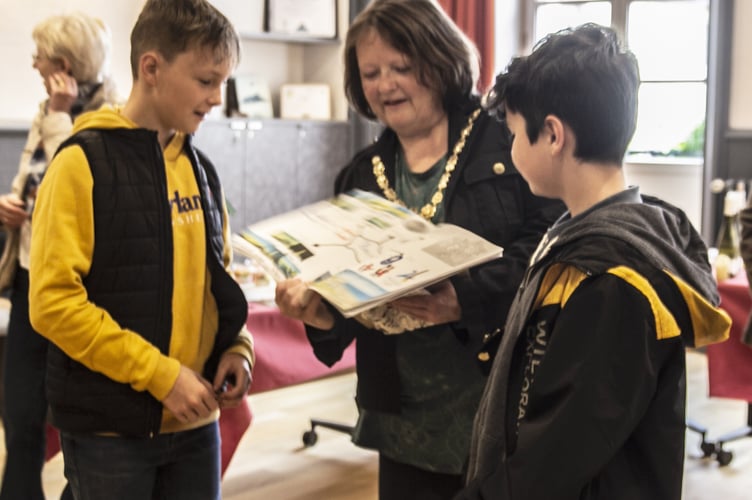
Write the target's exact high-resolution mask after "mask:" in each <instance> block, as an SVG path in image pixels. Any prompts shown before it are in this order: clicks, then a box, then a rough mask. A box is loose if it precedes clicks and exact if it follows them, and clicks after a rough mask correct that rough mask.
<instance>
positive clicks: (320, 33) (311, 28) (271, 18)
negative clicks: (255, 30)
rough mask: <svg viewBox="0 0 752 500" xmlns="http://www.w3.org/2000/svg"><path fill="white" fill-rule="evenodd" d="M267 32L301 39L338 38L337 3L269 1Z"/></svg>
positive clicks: (323, 1)
mask: <svg viewBox="0 0 752 500" xmlns="http://www.w3.org/2000/svg"><path fill="white" fill-rule="evenodd" d="M267 2H268V3H267V27H268V29H267V31H268V32H269V33H273V34H278V35H288V36H294V37H301V38H337V0H267Z"/></svg>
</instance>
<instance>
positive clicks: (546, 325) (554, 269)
mask: <svg viewBox="0 0 752 500" xmlns="http://www.w3.org/2000/svg"><path fill="white" fill-rule="evenodd" d="M638 85H639V71H638V65H637V61H636V59H635V58H634V56H633V55H632V54H631V53H629V52H625V51H623V50H622V49H621V48H620V47H619V44H618V41H617V38H616V35H615V33H614V32H613V31H612V30H611V29H608V28H603V27H601V26H597V25H592V24H589V25H584V26H581V27H579V28H577V29H574V30H565V31H562V32H559V33H556V34H552V35H549V36H548V37H547V38H546V39H544V40H543V41H542V42H541V43H540V44H539V45H538V46H537V47H536V48H535V50H534V51H533V53H532V54H531V55H530V56H527V57H519V58H516V59H514V60H513V61H512V62H511V64H510V65H509V67H508V68H507V70H506V72H504V73H502V74H500V75H499V76H498V77H497V79H496V83H495V86H494V89H493V92H492V94H491V98H490V101H489V103H488V106H489V108H491V109H492V110H493V111H495V112H498V113H499V114H500V115H501V116H503V117H504V118H505V120H506V123H507V125H508V127H509V130H510V132H511V134H512V137H513V143H512V159H513V161H514V163H515V165H517V168H518V169H519V171H520V173H521V174H522V176H523V177H524V178H525V180H527V181H528V183H529V185H530V189H531V190H532V192H533V193H534V194H536V195H540V196H544V197H549V198H558V199H561V200H562V201H563V202H564V203H565V205H566V206H567V209H568V211H567V212H566V213H565V214H564V215H563V216H562V217H561V218H560V219H559V220H558V221H557V222H556V224H554V226H553V227H552V228H551V229H550V231H549V232H548V233H547V234H546V235H545V236H544V238H543V240H542V241H541V243H540V245H539V247H538V249H537V250H536V252H535V253H534V254H533V258H532V260H531V266H530V267H529V268H528V271H527V274H526V276H525V279H524V280H523V283H522V285H521V287H520V290H519V292H518V294H517V297H516V299H515V301H514V303H513V304H512V308H511V310H510V313H509V316H508V318H507V321H506V325H505V328H504V332H503V336H502V338H501V344H500V346H499V349H498V352H497V353H496V356H495V359H494V362H493V366H492V368H491V373H490V377H489V380H488V384H487V386H486V389H485V393H484V395H483V398H482V400H481V404H480V408H479V409H478V412H477V415H476V419H475V426H474V431H473V440H472V445H471V450H470V458H469V466H468V472H467V486H466V488H465V490H464V491H463V492H461V493H460V494H459V495H458V497H457V498H460V499H471V498H474V499H479V498H482V499H486V500H490V499H499V500H502V499H515V500H554V499H555V500H565V499H566V500H569V499H573V500H574V499H578V500H582V499H604V500H605V499H608V500H619V499H624V500H627V499H629V500H633V499H638V498H639V499H661V500H679V499H680V498H681V491H682V475H683V460H684V437H685V427H684V426H685V385H686V381H685V357H684V356H685V353H684V349H685V347H687V346H700V345H705V344H708V343H711V342H715V341H719V340H722V339H724V338H726V336H727V335H728V331H729V326H730V320H729V318H728V316H727V315H726V314H725V313H724V312H723V311H722V310H720V309H719V308H718V307H717V305H718V294H717V290H716V286H715V282H714V281H713V277H712V274H711V270H710V265H709V263H708V258H707V249H706V246H705V244H704V243H703V241H702V239H701V238H700V236H699V234H698V233H697V232H696V231H695V229H694V228H693V227H692V226H691V224H690V223H689V221H688V220H687V218H686V216H685V215H684V213H683V212H682V211H681V210H679V209H677V208H675V207H672V206H670V205H668V204H666V203H664V202H662V201H660V200H658V199H655V198H652V197H648V196H643V195H641V194H640V193H639V191H638V188H637V187H627V185H626V182H625V178H624V172H623V168H622V161H623V158H624V154H625V151H626V148H627V145H628V143H629V141H630V139H631V137H632V134H633V133H634V129H635V121H636V115H637V88H638Z"/></svg>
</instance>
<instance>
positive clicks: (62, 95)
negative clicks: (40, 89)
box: [46, 71, 78, 114]
mask: <svg viewBox="0 0 752 500" xmlns="http://www.w3.org/2000/svg"><path fill="white" fill-rule="evenodd" d="M46 87H47V88H48V89H49V94H50V100H49V103H48V105H47V111H49V112H54V111H62V112H64V113H68V114H70V112H71V108H72V107H73V103H74V102H76V98H77V97H78V84H77V83H76V79H75V78H73V77H72V76H70V75H69V74H68V73H65V72H64V71H58V72H57V73H52V74H51V75H50V76H48V77H47V85H46Z"/></svg>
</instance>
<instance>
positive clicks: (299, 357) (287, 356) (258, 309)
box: [47, 303, 355, 474]
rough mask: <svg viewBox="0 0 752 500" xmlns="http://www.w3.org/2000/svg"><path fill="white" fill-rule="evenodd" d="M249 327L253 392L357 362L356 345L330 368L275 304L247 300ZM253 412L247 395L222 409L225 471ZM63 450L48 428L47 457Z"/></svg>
mask: <svg viewBox="0 0 752 500" xmlns="http://www.w3.org/2000/svg"><path fill="white" fill-rule="evenodd" d="M246 325H247V326H248V329H249V330H250V331H251V333H252V334H253V340H254V347H255V351H256V364H255V366H254V368H253V385H252V386H251V394H254V393H258V392H263V391H268V390H271V389H277V388H279V387H285V386H288V385H292V384H298V383H301V382H305V381H308V380H313V379H315V378H319V377H323V376H326V375H330V374H333V373H337V372H340V371H343V370H347V369H350V368H352V367H354V366H355V346H354V345H351V346H350V347H349V348H348V349H347V350H346V351H345V353H344V355H343V357H342V359H341V360H340V361H339V362H337V363H336V364H335V365H334V366H333V367H331V368H329V367H327V366H326V365H324V364H323V363H321V362H320V361H319V360H317V359H316V357H315V356H314V355H313V349H312V348H311V345H310V343H309V342H308V339H307V338H306V334H305V328H304V327H303V324H302V323H301V322H299V321H296V320H293V319H290V318H286V317H284V316H282V315H281V314H280V313H279V310H278V309H277V308H276V307H270V306H263V305H259V304H255V303H249V304H248V320H247V322H246ZM252 420H253V415H252V413H251V408H250V404H249V402H248V399H246V400H245V401H244V402H243V403H242V404H241V405H240V406H239V407H237V408H230V409H225V410H222V413H221V415H220V418H219V430H220V434H221V436H222V473H223V474H224V472H225V470H226V469H227V466H228V465H229V463H230V459H231V458H232V456H233V454H234V453H235V450H236V448H237V446H238V443H239V442H240V438H242V437H243V434H244V433H245V431H246V430H247V429H248V427H249V426H250V425H251V421H252ZM58 451H60V444H59V440H58V435H57V432H56V431H55V429H54V428H52V427H48V429H47V459H48V460H49V459H50V458H52V457H53V456H55V455H56V454H57V453H58Z"/></svg>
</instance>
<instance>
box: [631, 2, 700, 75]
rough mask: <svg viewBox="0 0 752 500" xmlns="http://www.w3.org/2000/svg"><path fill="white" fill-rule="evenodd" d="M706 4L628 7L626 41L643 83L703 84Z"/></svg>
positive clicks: (642, 3)
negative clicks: (638, 64) (699, 81)
mask: <svg viewBox="0 0 752 500" xmlns="http://www.w3.org/2000/svg"><path fill="white" fill-rule="evenodd" d="M708 17H709V16H708V1H707V0H701V1H698V0H686V1H676V2H655V1H653V2H649V1H639V2H633V3H632V4H630V8H629V21H628V23H627V24H628V27H627V41H628V44H629V48H630V50H632V52H634V54H635V55H636V56H637V60H638V61H639V62H640V77H641V78H642V79H643V80H705V78H706V75H707V71H708V65H707V52H708Z"/></svg>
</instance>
